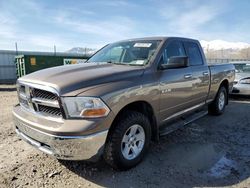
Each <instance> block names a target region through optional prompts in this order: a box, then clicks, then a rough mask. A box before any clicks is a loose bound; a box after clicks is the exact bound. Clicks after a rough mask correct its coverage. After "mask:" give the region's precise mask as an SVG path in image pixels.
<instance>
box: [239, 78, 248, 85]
mask: <svg viewBox="0 0 250 188" xmlns="http://www.w3.org/2000/svg"><path fill="white" fill-rule="evenodd" d="M240 83H241V84H250V78H246V79H242V80H240Z"/></svg>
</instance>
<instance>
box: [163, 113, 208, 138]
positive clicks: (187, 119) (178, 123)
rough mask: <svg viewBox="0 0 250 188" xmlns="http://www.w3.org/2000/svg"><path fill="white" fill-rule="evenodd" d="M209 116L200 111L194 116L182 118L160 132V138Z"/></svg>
mask: <svg viewBox="0 0 250 188" xmlns="http://www.w3.org/2000/svg"><path fill="white" fill-rule="evenodd" d="M207 114H208V111H207V110H206V111H199V112H196V113H194V114H191V115H188V116H186V117H185V118H180V119H178V120H177V121H175V122H174V123H172V124H170V125H167V126H166V127H165V128H163V129H162V130H160V136H165V135H167V134H169V133H171V132H173V131H176V130H177V129H180V128H182V127H184V126H185V125H188V124H189V123H192V122H193V121H195V120H197V119H200V118H202V117H204V116H205V115H207Z"/></svg>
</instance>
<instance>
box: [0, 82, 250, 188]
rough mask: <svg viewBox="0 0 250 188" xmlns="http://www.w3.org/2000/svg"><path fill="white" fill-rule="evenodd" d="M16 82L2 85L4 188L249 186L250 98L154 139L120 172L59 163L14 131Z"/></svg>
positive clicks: (0, 167) (0, 174)
mask: <svg viewBox="0 0 250 188" xmlns="http://www.w3.org/2000/svg"><path fill="white" fill-rule="evenodd" d="M16 103H17V98H16V91H15V89H14V86H5V85H0V141H1V142H0V151H1V152H0V187H219V186H220V187H221V186H225V187H228V186H232V187H250V178H249V176H250V115H249V112H250V100H249V99H241V100H239V99H237V100H236V99H234V100H232V101H230V105H229V106H228V107H227V109H226V111H225V114H224V115H222V116H219V117H213V116H205V117H203V118H201V119H200V120H198V121H196V122H194V123H192V124H191V125H189V126H187V127H185V128H183V129H181V130H178V131H176V132H174V133H172V134H170V135H168V136H165V137H163V138H162V139H161V140H160V143H152V145H151V148H150V151H149V154H148V155H147V156H146V158H145V160H144V161H143V162H142V163H141V164H140V165H139V166H137V167H136V168H134V169H132V170H129V171H126V172H116V171H114V170H112V169H111V168H110V167H109V166H107V165H106V164H105V163H104V162H103V161H100V162H98V163H96V164H91V163H85V162H69V161H68V162H59V161H57V160H56V159H54V158H52V157H50V156H48V155H46V154H43V153H41V152H39V151H37V150H36V149H34V148H32V147H31V146H29V145H28V144H26V143H24V142H23V141H21V140H20V139H19V138H18V137H17V136H16V135H15V133H14V130H13V123H12V116H11V109H12V106H13V105H14V104H16Z"/></svg>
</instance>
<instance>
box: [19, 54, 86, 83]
mask: <svg viewBox="0 0 250 188" xmlns="http://www.w3.org/2000/svg"><path fill="white" fill-rule="evenodd" d="M87 59H88V57H87V56H79V57H78V56H44V55H18V56H16V57H15V64H16V74H17V78H19V77H22V76H24V75H26V74H29V73H32V72H35V71H38V70H42V69H46V68H50V67H56V66H61V65H67V64H78V63H84V62H85V61H86V60H87Z"/></svg>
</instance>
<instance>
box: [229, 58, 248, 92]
mask: <svg viewBox="0 0 250 188" xmlns="http://www.w3.org/2000/svg"><path fill="white" fill-rule="evenodd" d="M233 64H234V66H235V80H234V86H233V90H232V92H231V94H233V95H247V96H250V61H249V62H233Z"/></svg>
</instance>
